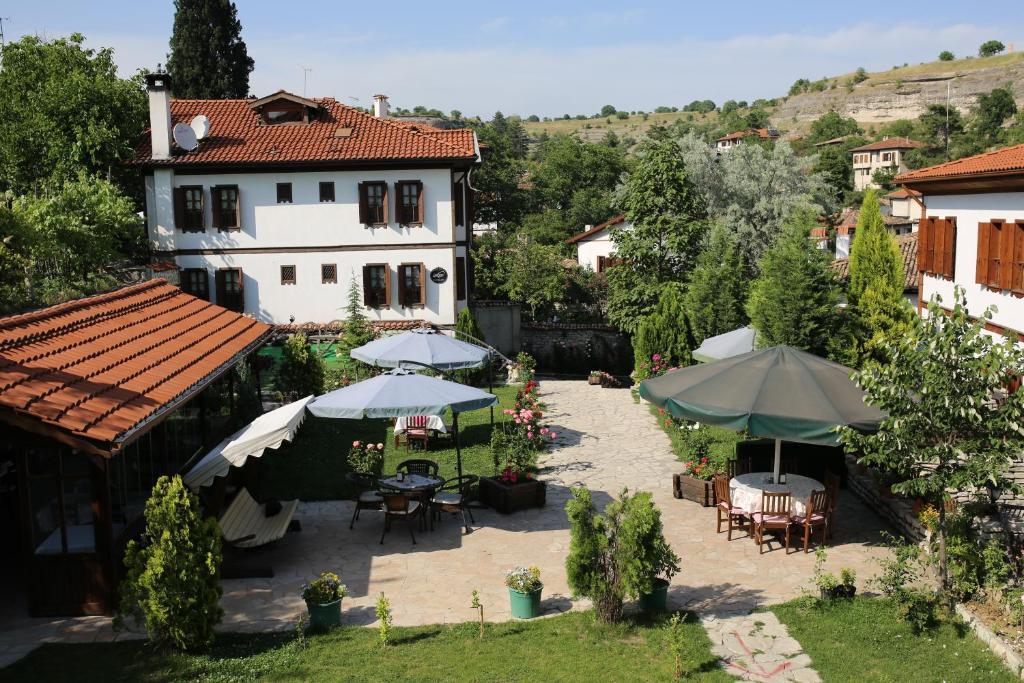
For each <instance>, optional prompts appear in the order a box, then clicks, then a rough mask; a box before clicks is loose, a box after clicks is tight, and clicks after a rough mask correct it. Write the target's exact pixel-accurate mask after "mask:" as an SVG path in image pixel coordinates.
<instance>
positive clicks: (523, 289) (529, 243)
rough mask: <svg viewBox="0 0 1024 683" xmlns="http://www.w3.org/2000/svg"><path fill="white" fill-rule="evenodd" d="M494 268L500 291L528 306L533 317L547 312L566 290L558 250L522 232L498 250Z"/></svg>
mask: <svg viewBox="0 0 1024 683" xmlns="http://www.w3.org/2000/svg"><path fill="white" fill-rule="evenodd" d="M495 270H496V273H497V281H498V283H499V284H498V289H499V291H501V292H502V293H504V294H505V295H506V296H508V298H509V299H511V300H512V301H518V302H520V303H523V304H526V305H527V306H529V307H530V314H531V316H532V318H533V319H534V320H539V319H540V318H542V317H544V315H542V314H546V313H549V312H550V310H551V306H552V305H553V304H554V303H555V302H556V301H560V300H561V299H562V296H563V294H564V293H565V285H566V272H565V266H564V265H562V255H561V254H560V253H559V251H558V249H557V248H556V247H553V246H549V245H546V244H540V243H539V242H537V241H536V240H533V239H530V238H529V237H528V236H525V235H521V236H519V237H517V238H516V239H515V240H513V242H512V243H511V244H509V245H508V247H507V248H504V249H502V250H500V251H499V252H498V253H497V256H496V259H495Z"/></svg>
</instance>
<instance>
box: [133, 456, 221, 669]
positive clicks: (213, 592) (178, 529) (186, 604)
mask: <svg viewBox="0 0 1024 683" xmlns="http://www.w3.org/2000/svg"><path fill="white" fill-rule="evenodd" d="M145 516H146V530H145V531H144V532H143V535H142V542H141V543H137V542H136V541H134V540H133V541H129V543H128V548H127V550H126V551H125V560H124V564H125V568H126V572H127V573H126V575H125V578H124V580H123V581H122V582H121V611H120V613H119V614H118V616H117V621H116V623H117V625H118V626H120V625H123V623H124V619H125V618H127V617H131V618H133V619H134V621H135V622H136V623H138V624H144V625H145V627H146V631H147V633H149V637H150V639H151V640H153V641H154V642H156V643H159V644H161V645H171V646H173V647H176V648H178V649H181V650H204V649H206V648H208V647H209V646H210V645H212V644H213V638H214V632H213V628H214V626H216V625H217V624H218V623H219V622H220V620H221V617H222V616H223V611H222V610H221V608H220V596H221V589H220V582H219V574H220V562H221V550H220V528H219V527H218V526H217V520H215V519H213V518H212V517H207V518H206V519H203V517H202V515H201V513H200V511H199V499H198V498H197V497H196V496H195V494H193V493H192V492H191V491H189V490H188V488H187V487H186V486H185V484H183V483H182V481H181V477H179V476H174V477H173V478H168V477H160V478H159V479H158V480H157V482H156V485H155V486H154V487H153V494H152V496H150V498H149V500H147V501H146V511H145Z"/></svg>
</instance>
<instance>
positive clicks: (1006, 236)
mask: <svg viewBox="0 0 1024 683" xmlns="http://www.w3.org/2000/svg"><path fill="white" fill-rule="evenodd" d="M896 182H897V183H899V184H900V185H902V186H903V187H904V188H907V189H909V190H913V191H916V192H920V193H921V200H922V202H923V204H924V207H925V209H924V217H923V218H922V219H921V224H920V227H919V229H918V245H919V247H918V259H917V263H918V269H919V270H920V271H921V287H920V295H921V301H922V303H926V302H927V301H928V300H929V299H930V298H931V297H932V296H933V295H935V294H938V295H939V296H941V297H942V301H943V305H944V306H947V307H948V306H950V304H951V303H952V301H953V288H954V287H955V286H956V285H959V286H960V287H963V289H964V290H965V293H966V296H967V308H968V311H969V312H970V314H971V315H973V316H979V317H980V316H981V314H982V313H983V312H984V310H985V308H986V307H988V306H990V305H994V306H996V307H997V309H998V310H997V311H996V313H995V316H994V317H993V319H992V320H991V322H990V323H988V324H986V328H987V329H989V330H990V331H992V332H998V333H1004V334H1010V335H1016V337H1018V338H1021V339H1024V145H1017V146H1014V147H1007V148H1004V149H1000V150H996V151H994V152H987V153H985V154H979V155H976V156H973V157H967V158H964V159H958V160H956V161H950V162H947V163H944V164H939V165H937V166H930V167H928V168H922V169H917V170H915V171H909V172H907V173H903V174H901V175H899V176H897V177H896Z"/></svg>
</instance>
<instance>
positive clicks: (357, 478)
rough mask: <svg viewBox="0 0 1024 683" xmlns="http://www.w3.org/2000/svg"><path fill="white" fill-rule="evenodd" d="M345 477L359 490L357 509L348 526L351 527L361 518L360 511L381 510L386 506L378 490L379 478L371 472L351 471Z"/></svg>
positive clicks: (353, 512)
mask: <svg viewBox="0 0 1024 683" xmlns="http://www.w3.org/2000/svg"><path fill="white" fill-rule="evenodd" d="M345 478H346V479H347V480H348V482H349V483H350V484H352V486H353V487H355V489H356V491H357V493H356V509H355V510H353V511H352V520H351V521H350V522H349V523H348V528H349V529H351V528H352V527H353V525H355V523H356V520H357V519H359V513H360V511H362V510H374V511H377V512H379V511H380V509H381V508H382V507H383V506H384V497H383V496H382V495H381V493H380V491H378V490H377V479H376V478H375V477H374V476H373V475H371V474H360V473H358V472H349V473H348V474H346V475H345Z"/></svg>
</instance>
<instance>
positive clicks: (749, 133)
mask: <svg viewBox="0 0 1024 683" xmlns="http://www.w3.org/2000/svg"><path fill="white" fill-rule="evenodd" d="M751 137H754V138H757V139H758V140H778V139H779V131H777V130H775V129H774V128H747V129H746V130H738V131H735V132H733V133H729V134H728V135H723V136H722V137H720V138H718V139H717V140H715V149H716V150H718V151H719V152H725V151H728V150H730V149H732V148H733V147H736V146H737V145H741V144H743V141H744V140H746V139H747V138H751Z"/></svg>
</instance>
